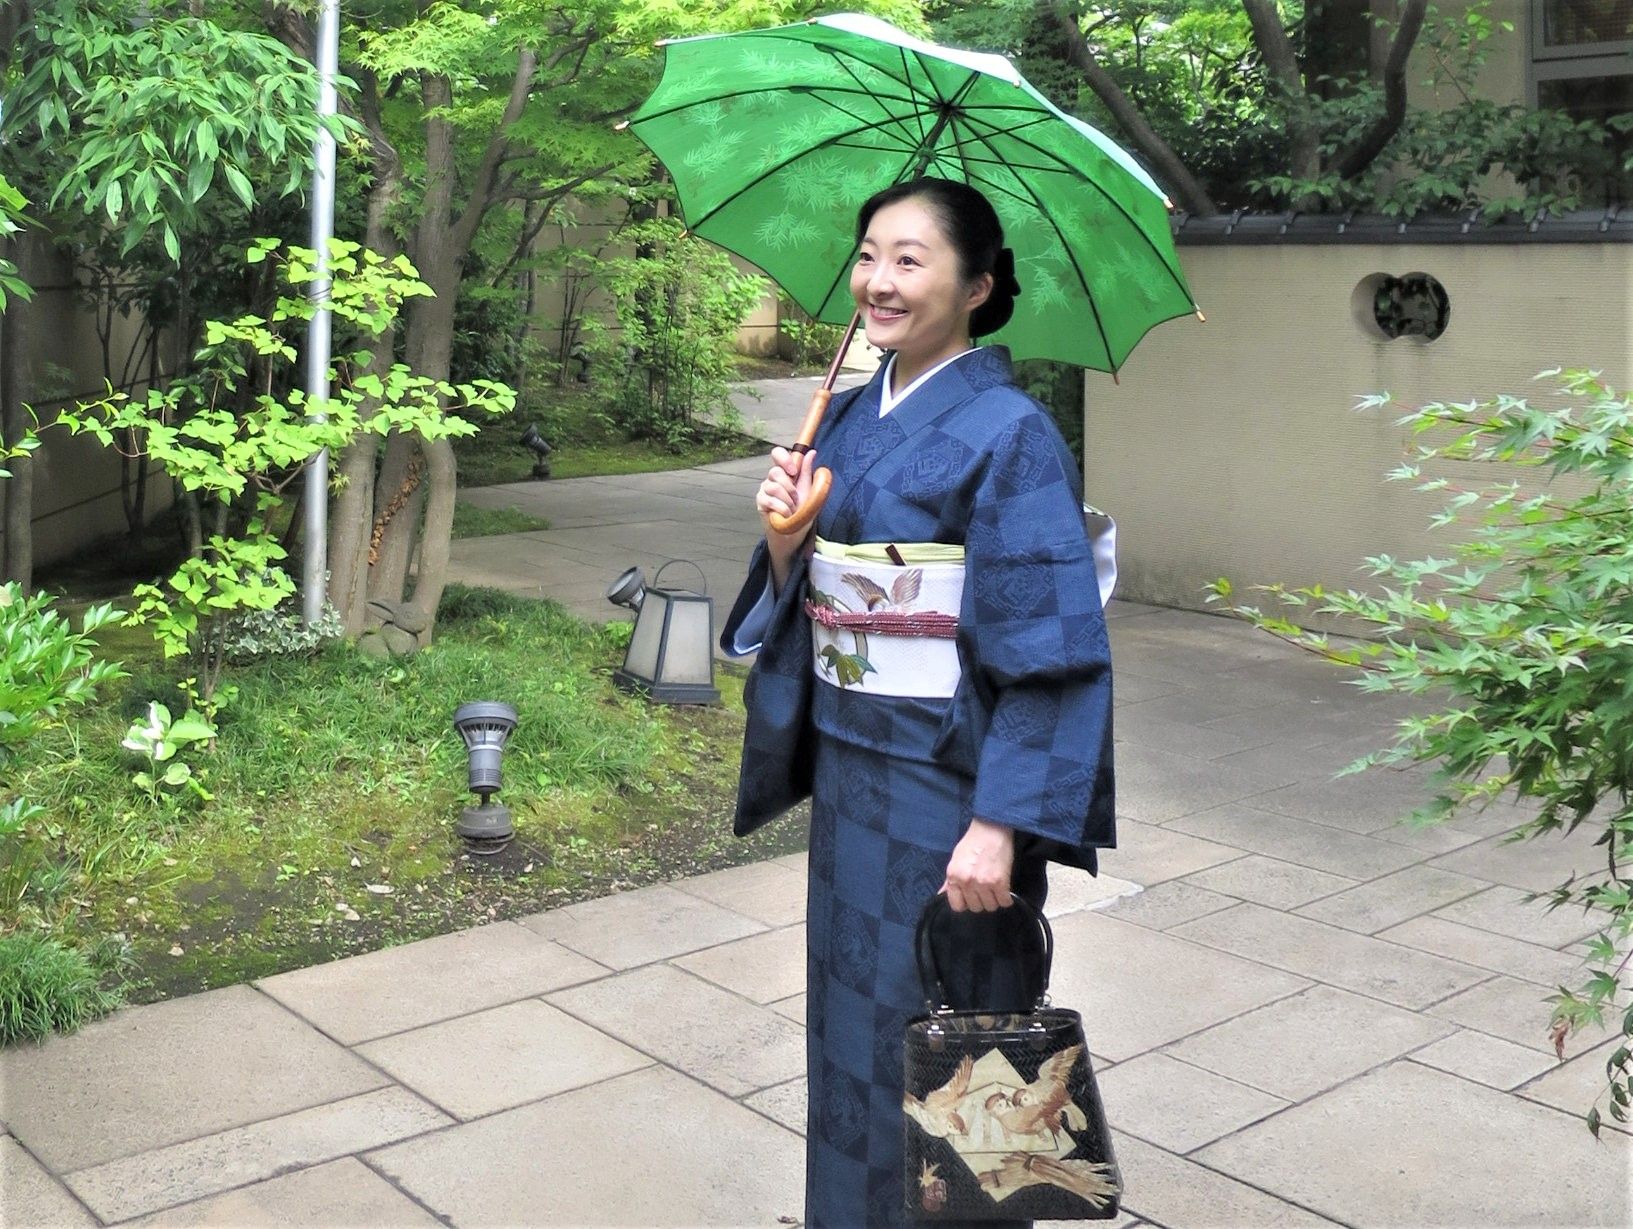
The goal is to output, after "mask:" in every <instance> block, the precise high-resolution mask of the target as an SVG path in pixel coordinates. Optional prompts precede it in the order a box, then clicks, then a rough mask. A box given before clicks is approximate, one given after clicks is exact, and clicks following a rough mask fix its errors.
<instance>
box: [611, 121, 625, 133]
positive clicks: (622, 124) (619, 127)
mask: <svg viewBox="0 0 1633 1229" xmlns="http://www.w3.org/2000/svg"><path fill="white" fill-rule="evenodd" d="M628 127H629V121H628V120H627V119H621V120H619V121H618V122H617V123H616V124H614V125H613V126H612V130H613V131H614V132H622V131H623V130H624V129H626V128H628Z"/></svg>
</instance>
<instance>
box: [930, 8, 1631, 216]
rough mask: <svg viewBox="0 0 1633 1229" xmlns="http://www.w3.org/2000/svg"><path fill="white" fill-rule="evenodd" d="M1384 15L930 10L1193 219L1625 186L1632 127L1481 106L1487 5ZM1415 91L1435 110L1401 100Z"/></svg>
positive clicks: (1542, 200) (1488, 43)
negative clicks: (1135, 162) (1105, 143)
mask: <svg viewBox="0 0 1633 1229" xmlns="http://www.w3.org/2000/svg"><path fill="white" fill-rule="evenodd" d="M1396 7H1397V10H1398V16H1396V17H1395V18H1394V19H1393V20H1383V19H1382V18H1374V17H1373V16H1372V15H1371V13H1370V11H1369V9H1368V7H1367V6H1361V5H1355V4H1349V3H1340V2H1337V0H1302V2H1300V0H1117V2H1100V0H1088V2H1085V0H1042V2H1041V3H1040V2H1039V0H997V3H986V2H985V0H983V2H981V3H977V2H976V0H936V2H934V3H932V4H931V6H930V13H931V16H932V19H933V21H934V22H935V25H936V29H937V31H938V33H941V34H942V35H944V36H945V37H947V38H949V39H953V40H954V41H960V42H964V43H966V44H969V45H975V46H982V47H985V48H988V49H992V50H999V51H1005V52H1009V53H1012V54H1014V55H1016V57H1017V59H1018V60H1019V62H1020V64H1021V66H1022V68H1023V70H1024V71H1025V72H1026V73H1027V75H1028V76H1029V77H1030V78H1031V79H1032V80H1033V81H1034V82H1035V83H1037V84H1038V85H1039V86H1040V88H1042V89H1044V90H1045V92H1047V93H1049V94H1050V95H1051V96H1052V97H1053V98H1055V100H1056V101H1057V102H1059V103H1060V104H1061V105H1062V106H1064V107H1066V108H1067V109H1068V110H1072V111H1075V112H1076V113H1078V114H1081V115H1083V116H1084V117H1085V118H1087V119H1089V120H1091V122H1095V123H1097V124H1098V125H1100V126H1101V127H1103V128H1105V129H1106V130H1107V131H1108V132H1110V133H1111V134H1112V135H1114V136H1117V137H1119V138H1120V139H1122V140H1124V141H1125V142H1127V143H1128V144H1130V145H1132V146H1133V147H1134V148H1135V149H1137V150H1138V151H1139V152H1140V154H1141V155H1142V156H1143V158H1144V159H1145V161H1146V162H1147V164H1148V165H1149V166H1150V167H1151V169H1152V171H1153V173H1154V174H1155V175H1156V177H1157V179H1158V180H1159V181H1160V182H1161V183H1162V184H1163V185H1164V186H1165V187H1167V188H1168V189H1169V190H1170V191H1171V193H1172V195H1173V198H1174V202H1175V204H1176V205H1177V206H1179V207H1180V208H1183V209H1185V210H1187V211H1189V212H1191V213H1193V214H1197V215H1200V216H1207V215H1210V214H1214V213H1217V212H1219V210H1220V209H1229V208H1234V207H1257V208H1278V209H1285V208H1298V209H1303V210H1321V209H1347V208H1362V209H1369V210H1379V211H1384V212H1388V213H1393V214H1411V213H1414V212H1420V211H1423V210H1431V209H1435V210H1438V209H1453V208H1474V207H1480V208H1484V209H1485V210H1486V211H1487V212H1488V213H1498V212H1502V211H1505V210H1510V209H1522V210H1535V209H1538V208H1543V207H1555V208H1570V207H1574V206H1575V205H1577V204H1580V203H1582V202H1583V201H1585V200H1589V199H1592V198H1593V197H1594V196H1595V194H1597V193H1599V192H1601V191H1603V190H1604V187H1605V185H1606V184H1607V183H1608V184H1615V183H1616V182H1618V181H1620V182H1621V183H1622V190H1623V191H1625V179H1626V171H1627V170H1628V167H1627V166H1626V165H1625V163H1624V162H1623V158H1624V155H1623V154H1622V153H1619V152H1618V149H1619V146H1618V144H1617V141H1618V138H1617V136H1616V134H1617V133H1618V132H1623V133H1625V132H1626V131H1628V128H1629V125H1630V124H1633V120H1630V119H1629V118H1628V117H1622V118H1619V119H1613V120H1612V122H1611V123H1610V124H1609V125H1605V124H1593V123H1583V122H1578V121H1574V120H1572V119H1571V118H1570V117H1568V116H1566V115H1564V114H1563V113H1560V112H1555V111H1547V110H1537V109H1534V108H1529V107H1523V106H1519V105H1510V104H1501V103H1497V102H1494V101H1492V100H1489V99H1481V98H1479V97H1478V96H1477V92H1476V90H1475V88H1474V81H1475V78H1476V75H1477V74H1478V71H1479V69H1480V67H1481V65H1482V64H1483V63H1484V62H1485V59H1486V57H1487V56H1488V55H1489V53H1490V50H1491V47H1492V46H1493V45H1494V41H1493V40H1496V39H1512V38H1518V37H1520V35H1519V34H1518V33H1517V32H1516V30H1515V28H1514V25H1513V23H1512V22H1505V21H1499V20H1497V19H1495V18H1494V17H1493V16H1492V14H1491V8H1492V6H1491V5H1490V4H1489V3H1475V4H1473V5H1470V6H1467V7H1465V8H1460V9H1458V10H1456V11H1455V12H1451V13H1443V12H1441V11H1439V10H1438V9H1437V8H1436V6H1434V5H1432V4H1430V3H1429V2H1428V0H1402V2H1401V3H1400V4H1399V5H1398V6H1396ZM1414 56H1416V57H1417V60H1416V61H1414ZM1414 62H1419V63H1426V64H1427V65H1428V66H1429V71H1428V75H1427V78H1426V79H1425V80H1424V81H1422V82H1421V83H1416V82H1411V81H1409V79H1408V69H1409V67H1410V66H1411V65H1412V64H1413V63H1414ZM1414 84H1421V85H1422V86H1424V87H1425V88H1426V89H1427V90H1428V91H1429V93H1430V94H1431V95H1432V96H1433V98H1434V102H1432V103H1431V105H1428V106H1413V105H1410V99H1409V86H1410V85H1414ZM1624 143H1625V142H1624Z"/></svg>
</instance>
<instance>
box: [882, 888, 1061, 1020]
mask: <svg viewBox="0 0 1633 1229" xmlns="http://www.w3.org/2000/svg"><path fill="white" fill-rule="evenodd" d="M1009 899H1010V902H1011V904H1012V906H1013V907H1014V908H1016V909H1019V910H1020V911H1021V913H1022V914H1023V915H1024V916H1025V917H1026V919H1027V920H1028V921H1029V922H1031V923H1032V924H1033V925H1034V926H1036V927H1037V929H1038V931H1039V933H1040V934H1042V936H1043V969H1042V973H1043V984H1042V985H1041V986H1040V987H1039V989H1038V1000H1037V1007H1042V1006H1043V1005H1044V1004H1045V1003H1046V1002H1047V1001H1048V999H1049V976H1050V974H1051V973H1052V972H1053V971H1054V965H1055V931H1054V928H1053V927H1052V926H1050V925H1049V919H1048V918H1046V917H1044V916H1043V913H1042V911H1041V910H1039V909H1038V908H1037V907H1036V906H1034V905H1033V904H1032V902H1031V901H1029V900H1027V899H1026V897H1024V896H1021V895H1020V894H1018V893H1014V892H1012V893H1010V897H1009ZM943 913H945V914H948V915H951V913H952V905H951V904H950V903H948V900H947V896H946V893H944V892H937V893H936V894H935V895H934V896H932V897H931V898H930V899H929V900H927V901H925V902H924V909H923V911H922V912H921V913H920V914H919V924H918V928H917V929H916V930H915V932H914V934H913V954H914V957H915V959H916V960H917V961H918V966H919V985H920V986H922V987H923V988H924V1001H925V1004H926V1005H927V1006H928V1007H929V1009H930V1010H931V1011H932V1012H935V1011H949V1010H951V1008H949V1007H948V1005H947V988H946V986H945V985H944V984H943V982H942V978H941V966H940V964H939V962H938V961H937V960H936V945H935V943H934V942H933V941H932V940H931V935H930V929H931V927H932V925H933V924H934V922H935V920H936V918H937V917H939V916H941V915H942V914H943Z"/></svg>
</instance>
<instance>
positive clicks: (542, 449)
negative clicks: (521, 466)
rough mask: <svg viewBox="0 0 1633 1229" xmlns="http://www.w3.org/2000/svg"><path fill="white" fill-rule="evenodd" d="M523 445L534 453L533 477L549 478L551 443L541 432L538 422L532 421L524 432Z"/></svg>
mask: <svg viewBox="0 0 1633 1229" xmlns="http://www.w3.org/2000/svg"><path fill="white" fill-rule="evenodd" d="M520 442H521V445H522V447H523V448H525V449H527V450H528V451H529V452H531V453H532V454H533V477H535V478H548V477H549V476H550V452H551V448H550V445H549V443H548V442H547V441H546V440H545V438H544V436H542V435H540V434H539V425H538V423H532V424H530V425H529V426H528V428H527V430H526V431H523V432H522V438H521V441H520Z"/></svg>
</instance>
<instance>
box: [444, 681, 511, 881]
mask: <svg viewBox="0 0 1633 1229" xmlns="http://www.w3.org/2000/svg"><path fill="white" fill-rule="evenodd" d="M515 728H516V710H515V709H513V708H512V707H511V706H510V705H508V704H500V703H498V702H497V701H495V700H477V701H475V702H474V703H471V704H461V705H460V706H459V707H458V708H457V709H455V710H454V729H455V730H456V731H458V733H459V736H460V737H461V738H462V739H464V740H465V751H466V754H467V755H468V756H469V758H470V766H469V776H470V783H471V793H473V794H475V795H476V796H477V797H478V798H480V799H481V804H480V805H478V806H474V807H465V808H464V809H463V810H462V811H461V812H460V816H459V822H458V823H457V824H455V825H454V831H455V832H457V833H459V835H460V836H461V837H462V838H463V839H464V841H465V845H466V847H467V848H468V849H469V850H470V851H471V852H472V853H476V854H495V853H498V852H499V851H500V850H501V849H503V848H504V847H505V846H506V845H508V844H510V841H511V838H512V837H513V836H515V835H516V830H515V829H514V828H513V827H511V823H510V808H509V807H507V806H505V805H504V804H503V803H501V802H495V801H494V800H493V796H494V795H495V794H497V793H498V792H499V780H500V772H499V764H500V760H501V759H502V758H503V756H504V752H505V742H506V740H507V739H509V738H510V734H511V731H512V730H514V729H515Z"/></svg>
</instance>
